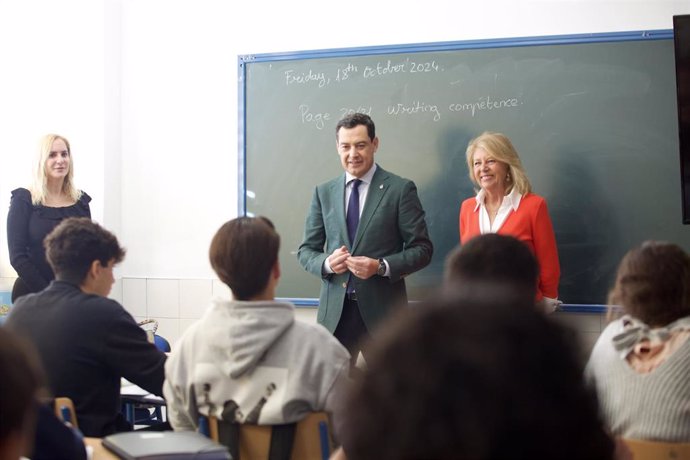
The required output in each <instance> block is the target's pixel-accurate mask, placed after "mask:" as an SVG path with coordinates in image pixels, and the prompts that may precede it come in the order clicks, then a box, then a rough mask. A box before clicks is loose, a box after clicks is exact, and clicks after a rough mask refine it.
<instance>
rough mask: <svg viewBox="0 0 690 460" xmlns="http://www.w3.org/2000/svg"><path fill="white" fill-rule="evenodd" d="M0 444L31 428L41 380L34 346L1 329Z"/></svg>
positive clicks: (5, 329)
mask: <svg viewBox="0 0 690 460" xmlns="http://www.w3.org/2000/svg"><path fill="white" fill-rule="evenodd" d="M0 382H2V391H0V444H2V443H3V442H4V441H5V440H6V439H7V437H8V436H9V435H11V434H12V433H16V432H24V430H25V429H26V428H27V427H28V426H30V425H29V423H30V422H31V419H29V418H28V417H32V416H34V415H32V411H33V410H35V408H36V407H38V406H37V402H38V397H39V391H40V390H41V389H42V388H43V383H44V377H43V372H42V370H41V365H40V361H39V358H38V356H37V354H36V351H35V350H34V348H33V346H32V345H31V344H30V343H29V342H28V341H26V340H25V339H23V338H22V337H19V336H17V335H15V334H14V333H13V332H11V331H10V330H8V329H7V328H6V327H0Z"/></svg>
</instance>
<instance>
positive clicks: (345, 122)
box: [335, 112, 376, 141]
mask: <svg viewBox="0 0 690 460" xmlns="http://www.w3.org/2000/svg"><path fill="white" fill-rule="evenodd" d="M359 125H364V126H366V127H367V134H368V135H369V139H370V140H372V141H373V140H374V138H375V137H376V125H374V120H372V119H371V117H370V116H369V115H367V114H366V113H359V112H357V113H352V114H350V115H345V116H344V117H343V118H341V119H340V121H339V122H338V124H337V125H335V138H336V139H338V132H339V131H340V128H345V129H352V128H354V127H357V126H359Z"/></svg>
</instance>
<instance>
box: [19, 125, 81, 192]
mask: <svg viewBox="0 0 690 460" xmlns="http://www.w3.org/2000/svg"><path fill="white" fill-rule="evenodd" d="M58 139H60V140H62V141H63V142H64V143H65V145H66V146H67V153H69V171H67V176H65V180H64V182H63V183H62V191H63V192H64V193H65V194H66V195H68V196H69V197H70V198H72V200H74V201H75V202H76V201H78V200H79V198H81V194H82V192H81V190H78V189H77V188H76V187H75V186H74V158H72V149H71V148H70V145H69V141H68V140H67V139H66V138H65V137H63V136H60V135H59V134H46V135H45V136H43V137H42V138H41V141H40V144H39V150H38V159H37V160H38V161H37V162H36V163H35V165H34V182H33V184H32V186H31V202H32V203H33V204H34V205H39V204H40V205H42V204H44V203H45V200H46V197H47V196H48V179H47V174H46V161H47V160H48V156H49V155H50V151H51V150H52V148H53V142H55V141H56V140H58Z"/></svg>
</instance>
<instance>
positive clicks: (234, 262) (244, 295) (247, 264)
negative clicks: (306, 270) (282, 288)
mask: <svg viewBox="0 0 690 460" xmlns="http://www.w3.org/2000/svg"><path fill="white" fill-rule="evenodd" d="M279 249H280V236H279V235H278V233H277V232H276V231H275V227H274V226H273V222H271V221H270V220H269V219H267V218H265V217H238V218H236V219H233V220H231V221H229V222H226V223H225V224H223V226H221V227H220V229H218V231H217V232H216V234H215V236H214V237H213V240H212V241H211V248H210V249H209V259H210V260H211V266H212V267H213V270H214V271H215V272H216V274H217V275H218V278H220V280H221V281H222V282H223V283H225V284H226V285H227V286H228V287H229V288H230V290H231V291H232V293H233V295H234V296H235V298H236V299H237V300H248V299H251V298H252V297H254V296H256V295H257V294H260V293H261V292H262V291H263V290H264V289H265V288H266V286H267V284H268V280H269V276H270V274H271V270H272V269H273V266H274V265H275V263H276V261H277V260H278V250H279Z"/></svg>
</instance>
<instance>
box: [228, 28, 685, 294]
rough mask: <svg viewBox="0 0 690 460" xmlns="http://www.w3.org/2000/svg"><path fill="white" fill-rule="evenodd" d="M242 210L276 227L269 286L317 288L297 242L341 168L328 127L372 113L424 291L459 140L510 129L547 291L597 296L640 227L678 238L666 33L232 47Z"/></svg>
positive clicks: (454, 185) (449, 240) (444, 239)
mask: <svg viewBox="0 0 690 460" xmlns="http://www.w3.org/2000/svg"><path fill="white" fill-rule="evenodd" d="M239 63H240V75H241V82H240V144H241V145H240V159H241V163H242V165H241V166H242V167H241V169H242V177H241V180H240V193H241V203H240V207H241V211H243V212H246V213H247V214H253V215H265V216H268V217H270V218H271V219H272V220H273V221H274V223H275V224H276V227H277V229H278V231H279V232H280V234H281V235H282V250H281V255H280V257H281V266H282V269H283V278H282V281H281V284H280V287H279V292H278V295H279V296H281V297H288V298H293V299H315V298H317V297H318V293H319V281H318V280H317V279H315V278H314V277H313V276H311V275H309V274H307V273H306V272H304V271H303V270H302V268H301V267H300V266H299V264H298V263H297V259H296V255H295V254H296V251H297V248H298V246H299V244H300V242H301V239H302V232H303V226H304V221H305V217H306V213H307V210H308V208H309V202H310V199H311V196H312V193H313V189H314V187H315V186H316V185H317V184H318V183H321V182H324V181H326V180H328V179H330V178H332V177H335V176H336V175H338V174H341V173H342V169H341V166H340V163H339V160H338V157H337V154H336V145H335V133H334V127H335V124H336V123H337V120H338V119H339V118H340V117H341V116H342V115H344V114H346V113H349V112H352V111H361V112H366V113H368V114H369V115H371V117H372V118H373V119H374V121H375V122H376V126H377V134H378V136H379V138H380V147H379V150H378V152H377V153H376V161H377V163H379V164H380V165H381V166H382V167H384V168H386V169H388V170H390V171H392V172H395V173H397V174H399V175H401V176H404V177H407V178H410V179H412V180H414V181H415V183H416V184H417V187H418V189H419V195H420V199H421V201H422V204H423V206H424V208H425V210H426V213H427V215H426V218H427V223H428V225H429V230H430V233H431V238H432V240H433V242H434V245H435V254H434V258H433V261H432V263H431V265H430V266H429V267H427V268H426V269H424V270H422V271H421V272H419V273H417V274H415V275H413V276H411V277H410V278H408V279H409V281H408V292H409V293H410V297H411V298H412V299H415V298H420V297H422V296H423V295H425V293H426V292H428V291H430V290H433V289H435V287H436V286H437V285H438V283H439V282H440V279H441V274H442V271H443V262H444V258H445V256H446V254H447V253H448V252H449V251H450V250H451V249H452V248H453V247H454V246H455V245H456V244H457V243H458V211H459V206H460V203H461V201H462V200H463V199H465V198H467V197H470V196H473V195H474V190H473V188H472V184H471V183H470V180H469V178H468V175H467V167H466V163H465V148H466V146H467V143H468V141H469V140H470V139H471V138H473V137H474V136H476V135H478V134H479V133H481V132H482V131H485V130H492V131H500V132H503V133H505V134H507V135H508V136H509V137H510V138H511V139H512V140H513V143H514V144H515V146H516V147H517V149H518V152H519V153H520V156H521V158H522V160H523V163H524V166H525V168H526V170H527V173H528V175H529V177H530V179H531V181H532V185H533V188H534V190H535V192H536V193H538V194H539V195H542V196H544V197H545V198H546V200H547V203H548V206H549V210H550V213H551V216H552V219H553V222H554V227H555V232H556V238H557V241H558V248H559V254H560V260H561V270H562V276H561V284H560V298H561V299H562V300H563V301H564V302H565V303H567V304H603V303H605V302H606V294H607V292H608V289H609V287H610V285H611V282H612V280H613V276H614V272H615V268H616V266H617V264H618V262H619V260H620V258H621V257H622V255H623V254H624V253H625V252H626V251H627V250H628V249H629V248H630V247H632V246H633V245H635V244H638V243H640V242H641V241H643V240H645V239H661V240H668V241H674V242H677V243H679V244H681V245H682V246H683V247H685V248H686V249H690V233H688V229H687V228H685V227H683V225H682V213H681V188H680V172H679V154H678V128H677V118H676V99H675V73H674V59H673V40H672V32H670V31H654V32H630V33H617V34H599V35H587V36H568V37H541V38H538V39H513V40H490V41H477V42H458V43H437V44H428V45H410V46H392V47H372V48H355V49H346V50H322V51H312V52H299V53H284V54H266V55H257V56H241V57H240V60H239Z"/></svg>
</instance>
